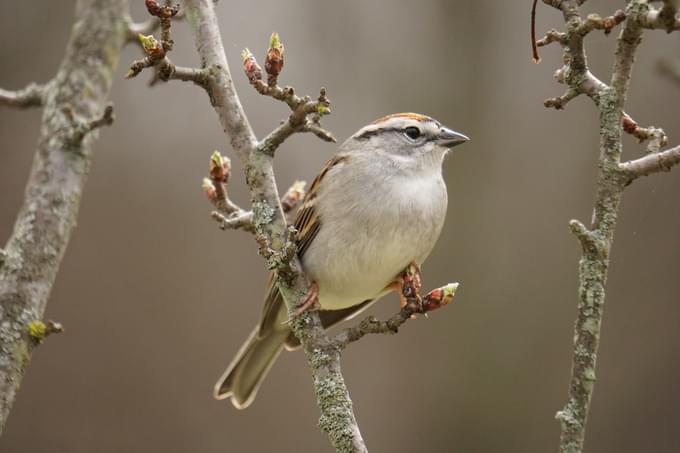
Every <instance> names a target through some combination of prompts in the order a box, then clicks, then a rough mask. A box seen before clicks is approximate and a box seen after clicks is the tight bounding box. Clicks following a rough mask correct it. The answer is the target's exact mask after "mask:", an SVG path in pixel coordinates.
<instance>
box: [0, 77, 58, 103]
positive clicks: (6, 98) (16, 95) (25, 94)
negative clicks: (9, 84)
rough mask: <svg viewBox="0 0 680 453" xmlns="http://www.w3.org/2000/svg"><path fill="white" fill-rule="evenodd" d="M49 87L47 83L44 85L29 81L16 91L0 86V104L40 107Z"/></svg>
mask: <svg viewBox="0 0 680 453" xmlns="http://www.w3.org/2000/svg"><path fill="white" fill-rule="evenodd" d="M49 87H50V84H49V83H46V84H44V85H39V84H37V83H29V84H28V85H27V86H26V87H25V88H22V89H20V90H17V91H8V90H3V89H2V88H0V105H6V106H8V107H18V108H28V107H40V106H42V105H43V104H44V103H45V94H46V93H47V90H48V89H49Z"/></svg>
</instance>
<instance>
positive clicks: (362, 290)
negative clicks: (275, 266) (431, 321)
mask: <svg viewBox="0 0 680 453" xmlns="http://www.w3.org/2000/svg"><path fill="white" fill-rule="evenodd" d="M468 140H469V139H468V137H466V136H465V135H463V134H461V133H458V132H455V131H454V130H452V129H449V128H447V127H445V126H443V125H442V124H441V123H440V122H439V121H437V120H435V119H433V118H430V117H428V116H425V115H421V114H417V113H396V114H392V115H388V116H385V117H383V118H380V119H378V120H376V121H374V122H372V123H371V124H369V125H367V126H365V127H363V128H361V129H360V130H359V131H357V132H356V133H355V134H354V135H352V136H351V137H350V138H349V139H347V140H346V141H345V142H344V143H343V144H342V145H341V146H340V147H339V149H338V151H337V152H336V154H335V155H334V156H333V157H332V158H331V159H330V160H329V161H328V162H327V163H326V165H325V166H324V167H323V169H322V170H321V172H320V173H319V175H318V176H317V177H316V178H315V179H314V181H313V182H312V185H311V186H310V188H309V191H308V192H307V194H306V196H305V198H304V200H303V203H302V206H301V207H300V209H299V210H298V212H297V214H296V217H295V222H294V226H295V229H296V230H297V231H298V234H297V235H296V236H297V239H296V244H297V250H298V252H297V253H298V256H299V258H300V261H301V264H302V267H303V270H304V272H305V274H306V275H307V278H308V279H309V281H310V282H312V288H311V289H310V293H311V295H312V296H313V297H308V298H307V299H309V300H312V301H314V302H315V303H317V304H318V307H319V310H320V312H319V316H320V317H321V320H322V323H323V325H324V327H326V328H328V327H330V326H332V325H334V324H337V323H338V322H340V321H343V320H346V319H350V318H351V317H353V316H356V315H357V314H359V313H360V312H362V311H363V310H365V309H366V308H368V307H369V306H370V305H371V304H372V303H373V302H375V301H376V300H377V299H379V298H381V297H382V296H384V295H385V294H387V293H389V292H390V291H393V290H394V289H395V288H396V287H398V285H395V283H396V282H398V279H399V275H400V274H401V273H402V271H403V270H404V269H406V268H407V266H409V265H415V266H417V267H418V268H419V266H420V265H421V264H422V263H423V261H425V259H426V258H427V256H428V255H429V254H430V252H431V251H432V249H433V247H434V245H435V243H436V241H437V239H438V237H439V234H440V233H441V230H442V227H443V225H444V218H445V217H446V207H447V203H448V196H447V191H446V185H445V183H444V179H443V177H442V163H443V161H444V157H445V156H446V154H447V153H448V152H449V150H450V149H451V148H453V147H454V146H457V145H460V144H462V143H465V142H466V141H468ZM305 308H306V307H305ZM287 321H288V311H287V309H286V306H285V304H284V302H283V299H282V297H281V294H280V293H279V291H278V289H277V286H276V284H275V278H274V277H273V276H270V278H269V283H268V287H267V290H266V296H265V303H264V309H263V311H262V316H261V319H260V322H259V323H258V325H257V326H256V327H255V329H254V330H253V331H252V333H251V334H250V336H249V337H248V339H247V340H246V342H245V343H244V344H243V346H242V347H241V349H240V350H239V351H238V353H237V354H236V357H235V358H234V359H233V361H232V362H231V364H230V365H229V367H228V368H227V370H226V371H225V372H224V374H223V375H222V377H221V378H220V379H219V380H218V382H217V384H216V385H215V389H214V396H215V398H216V399H226V398H231V402H232V404H233V405H234V406H235V407H236V408H238V409H244V408H246V407H248V406H249V405H250V404H251V403H252V402H253V400H254V398H255V395H256V393H257V391H258V389H259V387H260V385H261V384H262V381H263V379H264V378H265V376H266V375H267V372H268V371H269V369H270V368H271V367H272V365H273V364H274V362H275V361H276V358H277V357H278V356H279V354H280V353H281V351H282V350H283V348H284V347H285V348H286V349H288V350H294V349H296V348H298V347H299V346H300V342H299V340H298V339H297V338H296V337H295V335H294V334H293V333H292V331H291V329H290V326H289V325H288V323H287Z"/></svg>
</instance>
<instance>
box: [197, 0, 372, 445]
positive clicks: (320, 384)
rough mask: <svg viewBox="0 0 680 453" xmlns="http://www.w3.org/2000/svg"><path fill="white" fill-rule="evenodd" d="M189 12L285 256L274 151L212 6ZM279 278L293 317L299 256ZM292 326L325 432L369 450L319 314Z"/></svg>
mask: <svg viewBox="0 0 680 453" xmlns="http://www.w3.org/2000/svg"><path fill="white" fill-rule="evenodd" d="M185 7H186V16H187V19H188V21H189V24H190V26H191V29H192V33H193V35H194V40H195V44H196V49H197V51H198V53H199V55H200V57H201V61H202V62H203V65H204V68H209V69H208V71H209V77H208V79H207V81H206V84H205V89H206V91H207V92H208V95H209V96H210V99H211V103H212V105H213V107H214V108H215V111H216V112H217V114H218V116H219V119H220V124H221V125H222V128H223V129H224V131H225V132H226V133H227V135H228V136H229V138H230V141H231V145H232V147H233V148H234V152H235V153H236V155H237V156H238V158H239V159H240V160H241V162H242V163H243V165H244V168H245V171H246V181H247V184H248V186H249V188H250V194H251V204H252V206H253V218H252V221H253V224H254V225H255V229H256V231H257V233H258V236H260V235H263V236H264V237H265V239H266V241H267V243H268V244H270V246H271V248H272V249H273V250H275V251H285V250H286V249H287V247H288V244H289V240H288V238H289V232H288V227H287V223H286V219H285V217H284V213H283V209H282V207H281V203H280V200H279V197H278V190H277V188H276V180H275V178H274V170H273V151H274V150H273V149H270V150H269V151H270V152H263V149H262V147H260V146H259V143H258V141H257V139H256V138H255V134H254V133H253V131H252V128H251V126H250V123H249V122H248V120H247V118H246V115H245V112H244V111H243V108H242V106H241V102H240V101H239V98H238V95H237V94H236V90H235V89H234V86H233V82H232V78H231V74H230V72H229V65H228V63H227V59H226V55H225V53H224V48H223V45H222V41H221V38H220V31H219V27H218V24H217V18H216V16H215V11H214V9H213V3H212V1H210V0H186V1H185ZM279 70H280V68H279ZM284 255H285V253H284ZM277 275H278V278H277V285H278V287H279V290H280V292H281V294H282V295H283V298H284V300H285V302H286V306H287V308H288V310H289V312H292V311H293V310H294V307H295V305H296V303H297V302H298V301H300V300H301V299H302V298H303V297H304V295H305V294H306V293H307V291H308V289H309V283H308V282H307V280H306V277H305V276H304V274H303V273H302V270H301V266H300V263H299V261H298V259H297V257H296V256H295V254H293V256H289V260H287V261H286V262H281V263H279V264H278V271H277ZM291 327H292V329H293V331H294V332H295V334H296V335H297V336H298V338H299V339H300V341H301V343H302V345H303V349H304V351H305V354H306V356H307V361H308V363H309V364H310V368H311V369H312V374H313V377H314V389H315V392H316V395H317V400H318V404H319V407H320V409H321V418H320V421H319V424H320V426H321V428H322V429H323V430H324V431H326V432H327V433H328V435H329V438H330V440H331V443H332V444H333V446H334V447H335V448H336V450H338V451H343V452H364V451H366V446H365V444H364V441H363V438H362V437H361V433H360V431H359V426H358V424H357V422H356V418H355V417H354V413H353V411H352V403H351V399H350V398H349V393H348V391H347V387H346V386H345V384H344V379H343V377H342V373H341V370H340V360H339V359H340V355H339V351H337V350H336V351H335V352H333V351H331V352H330V353H328V354H324V353H323V351H328V348H327V347H325V346H326V345H328V344H329V339H328V336H327V335H326V333H325V330H324V328H323V325H322V324H321V320H320V319H319V316H318V314H317V313H316V312H312V313H304V314H302V315H301V316H300V317H298V318H297V319H296V320H294V321H293V322H292V323H291Z"/></svg>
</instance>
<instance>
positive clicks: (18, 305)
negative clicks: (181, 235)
mask: <svg viewBox="0 0 680 453" xmlns="http://www.w3.org/2000/svg"><path fill="white" fill-rule="evenodd" d="M127 7H128V5H127V1H126V0H78V2H77V5H76V18H75V25H74V27H73V29H72V31H71V37H70V39H69V43H68V45H67V47H66V55H65V56H64V59H63V60H62V62H61V65H60V67H59V70H58V72H57V74H56V76H55V78H54V80H53V81H52V82H51V83H50V84H48V85H45V86H43V87H37V88H31V89H30V90H28V92H29V93H30V95H24V96H23V98H24V99H23V100H22V101H21V102H24V103H26V105H38V104H39V103H43V105H44V111H43V116H42V127H41V129H40V131H41V132H40V138H39V139H38V145H37V150H36V154H35V160H34V161H33V166H32V168H31V174H30V176H29V179H28V183H27V187H26V192H25V197H24V201H23V205H22V207H21V210H20V211H19V214H18V216H17V219H16V222H15V224H14V230H13V232H12V235H11V236H10V238H9V240H8V241H7V244H6V246H5V249H4V251H3V253H2V254H0V256H1V257H2V258H1V259H0V307H1V308H2V310H0V343H1V345H2V347H1V348H0V395H1V399H0V431H2V430H3V429H4V426H5V423H6V421H7V417H8V415H9V412H10V410H11V407H12V403H13V402H14V398H15V396H16V392H17V390H18V389H19V386H20V384H21V380H22V377H23V374H24V372H25V369H26V366H27V365H28V362H29V361H30V358H31V355H32V353H33V350H34V349H35V347H36V346H37V345H38V344H39V343H40V342H41V341H42V339H43V338H44V336H45V335H47V334H48V333H51V332H54V331H58V330H60V329H59V328H58V326H56V325H55V324H54V323H53V324H50V323H49V322H48V323H47V324H44V323H43V322H42V318H43V314H44V312H45V306H46V304H47V299H48V297H49V295H50V291H51V289H52V284H53V283H54V279H55V277H56V274H57V270H58V268H59V265H60V264H61V259H62V257H63V256H64V251H65V250H66V246H67V244H68V241H69V237H70V234H71V231H72V230H73V227H74V226H75V222H76V216H77V213H78V207H79V204H80V198H81V195H82V192H83V187H84V184H85V180H86V178H87V175H88V173H89V169H90V165H91V162H92V145H93V143H94V140H95V137H96V133H92V132H93V131H94V130H95V129H97V128H98V127H100V126H102V125H105V124H109V123H110V122H111V121H112V119H113V116H112V113H113V111H112V109H111V108H110V107H106V98H107V97H108V95H109V92H110V90H111V81H112V80H113V75H114V72H115V68H116V65H117V63H118V57H119V55H120V51H121V49H122V47H123V44H124V42H125V27H124V23H123V21H124V19H123V17H124V15H125V13H126V12H127ZM84 86H86V87H87V88H88V95H87V96H83V94H82V90H83V87H84ZM21 97H22V96H19V98H21ZM102 112H104V113H103V114H102Z"/></svg>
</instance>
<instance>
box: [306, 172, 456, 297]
mask: <svg viewBox="0 0 680 453" xmlns="http://www.w3.org/2000/svg"><path fill="white" fill-rule="evenodd" d="M324 189H325V190H324V192H322V193H320V194H319V199H318V205H317V209H318V211H319V216H320V221H321V228H320V230H319V232H318V234H317V236H316V237H315V238H314V240H313V242H312V244H311V245H310V247H309V248H308V249H307V251H306V253H305V255H304V257H303V259H302V263H303V266H304V268H305V271H306V272H307V274H308V275H309V276H310V278H311V279H312V280H313V281H315V282H316V283H317V284H318V285H319V302H320V304H321V306H322V308H324V309H340V308H346V307H349V306H352V305H355V304H358V303H361V302H363V301H364V300H367V299H372V298H376V297H379V296H380V295H382V293H383V290H384V288H385V287H386V286H387V285H388V284H389V283H391V282H392V281H393V280H394V279H395V277H396V276H397V275H398V274H399V273H400V272H401V271H402V270H404V269H405V267H406V266H407V265H408V264H409V263H410V262H411V261H416V262H417V263H419V264H420V263H422V262H423V261H424V260H425V258H426V257H427V255H429V253H430V251H431V250H432V248H433V246H434V244H435V242H436V240H437V238H438V237H439V233H440V231H441V228H442V225H443V222H444V217H445V215H446V205H447V196H446V186H445V185H444V182H443V180H442V178H441V176H440V175H439V174H436V175H423V176H409V177H389V176H384V177H382V178H378V179H372V180H369V181H365V180H364V181H361V180H357V181H352V182H351V183H349V184H344V186H340V185H328V186H327V187H325V188H324ZM331 207H332V208H331Z"/></svg>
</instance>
